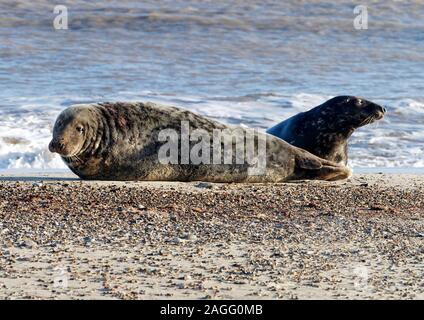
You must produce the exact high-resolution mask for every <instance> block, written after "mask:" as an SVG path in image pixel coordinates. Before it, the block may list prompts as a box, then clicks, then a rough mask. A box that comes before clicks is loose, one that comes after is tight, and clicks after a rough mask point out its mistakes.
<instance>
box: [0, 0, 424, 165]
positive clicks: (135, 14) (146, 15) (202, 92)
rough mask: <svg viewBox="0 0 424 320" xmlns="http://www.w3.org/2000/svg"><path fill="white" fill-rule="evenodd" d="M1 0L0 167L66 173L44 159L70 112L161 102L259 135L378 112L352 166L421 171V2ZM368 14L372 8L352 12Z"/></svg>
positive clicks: (355, 146)
mask: <svg viewBox="0 0 424 320" xmlns="http://www.w3.org/2000/svg"><path fill="white" fill-rule="evenodd" d="M54 4H56V3H50V2H49V1H39V0H38V1H37V0H36V1H31V2H27V1H8V0H7V1H1V2H0V16H1V18H2V19H0V168H3V169H4V168H63V167H64V165H63V163H61V161H60V160H59V159H57V158H56V157H55V156H53V155H52V154H50V153H49V152H48V150H47V147H46V146H47V143H48V140H49V137H50V134H51V127H52V122H53V120H54V118H55V117H56V116H57V114H58V113H59V112H60V110H62V109H63V108H65V107H67V106H69V105H71V104H74V103H85V102H93V101H105V100H108V101H111V100H142V101H147V100H149V101H156V102H162V103H168V104H174V105H177V106H181V107H185V108H188V109H191V110H194V111H196V112H199V113H201V114H204V115H206V116H210V117H213V118H216V119H218V120H220V121H223V122H227V123H233V124H245V125H248V126H253V127H259V128H262V129H265V128H267V127H268V126H271V125H273V124H274V123H276V122H279V121H281V120H283V119H285V118H287V117H289V116H291V115H293V114H295V113H297V112H300V111H304V110H307V109H309V108H311V107H313V106H316V105H318V104H319V103H322V102H324V101H325V100H326V99H328V98H330V97H332V96H335V95H340V94H343V95H346V94H351V95H359V96H363V97H365V98H367V99H369V100H373V101H375V102H377V103H380V104H384V105H386V106H387V109H388V114H387V117H386V118H385V119H383V120H382V121H380V122H378V123H377V124H373V125H371V126H368V127H364V128H361V129H360V130H358V131H357V132H356V133H355V134H354V136H353V137H352V140H351V142H350V149H351V150H350V155H351V156H350V157H351V160H350V165H351V166H353V167H379V166H384V167H424V41H423V40H424V19H423V18H424V5H423V4H421V1H405V2H392V1H387V2H381V3H374V2H368V12H369V23H368V29H367V30H356V29H355V28H354V27H353V20H354V18H355V15H354V13H353V8H354V6H355V5H357V3H356V2H352V1H337V2H335V3H332V2H330V1H319V0H315V1H313V0H310V1H302V2H299V1H296V0H290V1H284V2H283V1H252V0H245V1H207V2H205V1H192V0H190V1H142V2H138V1H117V0H113V1H108V2H107V3H106V2H103V1H90V2H88V1H87V2H86V1H61V4H64V5H66V7H67V8H68V14H69V18H68V19H69V29H68V30H55V29H54V28H53V19H54V17H55V15H54V14H53V7H54ZM361 4H367V1H365V2H364V1H361Z"/></svg>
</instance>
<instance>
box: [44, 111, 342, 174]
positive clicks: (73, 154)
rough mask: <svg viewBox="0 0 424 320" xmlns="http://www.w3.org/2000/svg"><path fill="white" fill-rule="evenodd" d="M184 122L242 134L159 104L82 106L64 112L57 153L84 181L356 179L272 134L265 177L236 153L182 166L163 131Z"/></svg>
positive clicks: (56, 133)
mask: <svg viewBox="0 0 424 320" xmlns="http://www.w3.org/2000/svg"><path fill="white" fill-rule="evenodd" d="M184 123H188V124H189V125H190V129H189V130H190V131H191V132H193V133H194V132H195V131H196V130H200V131H201V132H202V133H204V134H210V135H214V134H215V131H217V130H218V131H219V130H226V129H231V130H233V129H234V128H232V127H229V126H227V125H224V124H221V123H219V122H216V121H213V120H209V119H207V118H204V117H202V116H199V115H197V114H194V113H192V112H190V111H186V110H182V109H178V108H175V107H168V106H162V105H158V104H153V103H99V104H88V105H76V106H72V107H69V108H67V109H65V110H64V111H63V112H62V113H61V114H60V115H59V117H58V119H57V120H56V123H55V125H54V129H53V139H52V141H51V142H50V144H49V149H50V151H51V152H57V153H59V154H60V155H61V157H62V159H63V160H64V161H65V163H66V164H67V165H68V167H69V168H70V169H71V170H72V171H73V172H74V173H75V174H77V175H78V176H79V177H81V178H82V179H97V180H162V181H163V180H166V181H199V180H201V181H211V182H283V181H289V180H298V179H321V180H337V179H344V178H347V177H348V176H349V175H350V170H349V169H348V168H346V167H344V166H341V165H338V164H335V163H333V162H331V161H328V160H325V159H320V158H319V157H317V156H314V155H312V154H310V153H309V152H307V151H305V150H302V149H299V148H296V147H294V146H291V145H290V144H288V143H287V142H285V141H283V140H281V139H279V138H276V137H273V136H271V135H268V134H265V133H258V135H257V136H256V137H255V139H256V141H259V140H262V141H264V145H265V147H266V152H262V154H260V156H262V158H263V159H264V160H265V167H264V170H263V172H261V174H253V175H252V174H249V170H250V169H252V168H253V167H254V164H251V163H246V162H240V161H238V160H237V159H236V153H234V154H233V155H230V159H232V160H231V161H230V162H228V161H227V162H226V163H219V162H218V163H215V162H214V163H211V162H208V161H204V162H199V161H197V162H195V163H194V162H187V161H182V160H183V156H184V154H183V152H182V150H181V148H179V149H178V162H177V163H163V161H162V160H163V159H162V160H161V157H160V154H161V153H162V154H163V152H162V151H161V150H162V148H164V147H165V144H167V143H170V141H169V139H168V140H166V141H165V140H164V139H163V135H162V134H163V133H164V132H167V131H169V130H171V131H173V132H177V133H178V134H179V135H181V134H182V131H183V129H184V128H183V127H184ZM237 130H238V131H237V132H236V133H235V137H234V138H236V139H235V140H237V139H238V138H240V139H239V140H240V141H242V144H243V143H246V142H245V141H247V138H245V136H244V135H245V134H247V133H246V131H245V130H246V129H242V128H237ZM176 139H177V140H178V136H177V138H176ZM231 141H232V142H231V143H232V144H235V143H236V142H235V141H233V140H231ZM174 142H175V141H174ZM176 142H177V143H178V141H176ZM196 145H198V141H197V139H193V138H192V137H191V138H190V141H189V145H188V147H189V149H190V152H192V153H193V151H194V148H196ZM220 145H221V143H218V144H215V143H213V144H209V145H208V144H207V143H206V144H202V146H201V152H199V154H201V155H202V156H205V155H206V156H207V154H212V153H214V152H215V153H214V155H216V151H217V148H218V147H219V146H220ZM258 145H259V144H258ZM258 151H259V149H258V148H256V152H258ZM221 155H222V156H225V152H221V150H220V151H218V158H219V156H221ZM203 159H205V158H203ZM227 159H228V157H227Z"/></svg>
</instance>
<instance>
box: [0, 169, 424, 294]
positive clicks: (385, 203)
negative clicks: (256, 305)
mask: <svg viewBox="0 0 424 320" xmlns="http://www.w3.org/2000/svg"><path fill="white" fill-rule="evenodd" d="M423 217H424V175H420V174H415V175H414V174H354V176H353V177H352V178H351V179H348V180H347V181H338V182H323V181H309V182H302V181H299V182H295V183H280V184H214V183H201V182H190V183H181V182H105V181H81V180H77V179H74V178H73V177H72V176H71V175H69V174H66V173H60V174H59V173H43V174H40V173H38V174H37V173H35V174H33V175H31V174H29V173H26V174H25V175H24V176H22V174H21V175H20V176H19V174H16V175H13V174H10V173H9V174H8V175H4V173H1V174H0V250H1V255H0V299H22V298H28V299H42V298H58V299H92V298H94V299H313V298H319V299H362V298H363V299H398V298H401V299H423V298H424V293H423V287H424V280H423V279H424V269H423V268H422V266H423V256H424V251H423V249H422V247H423V241H424V219H423ZM65 283H66V286H65V285H64V284H65Z"/></svg>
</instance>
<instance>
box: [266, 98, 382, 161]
mask: <svg viewBox="0 0 424 320" xmlns="http://www.w3.org/2000/svg"><path fill="white" fill-rule="evenodd" d="M385 112H386V109H385V108H384V107H382V106H380V105H378V104H375V103H373V102H371V101H368V100H365V99H362V98H357V97H353V96H338V97H335V98H332V99H330V100H328V101H327V102H325V103H323V104H321V105H319V106H317V107H315V108H313V109H311V110H309V111H306V112H302V113H299V114H297V115H295V116H293V117H291V118H289V119H287V120H285V121H283V122H281V123H279V124H277V125H275V126H274V127H272V128H270V129H268V130H267V133H269V134H272V135H274V136H276V137H279V138H280V139H283V140H285V141H287V142H288V143H290V144H292V145H294V146H296V147H299V148H302V149H305V150H307V151H309V152H311V153H312V154H314V155H317V156H319V157H321V158H324V159H327V160H330V161H334V162H336V163H340V164H347V160H348V155H347V140H348V138H349V137H350V136H351V135H352V133H353V132H354V131H355V130H356V129H357V128H359V127H362V126H365V125H367V124H370V123H372V122H374V121H376V120H380V119H381V118H383V116H384V114H385Z"/></svg>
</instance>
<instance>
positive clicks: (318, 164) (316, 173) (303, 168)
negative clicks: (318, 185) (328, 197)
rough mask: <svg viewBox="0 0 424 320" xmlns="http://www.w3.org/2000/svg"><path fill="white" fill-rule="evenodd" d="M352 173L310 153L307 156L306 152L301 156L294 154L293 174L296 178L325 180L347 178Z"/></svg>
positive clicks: (346, 168)
mask: <svg viewBox="0 0 424 320" xmlns="http://www.w3.org/2000/svg"><path fill="white" fill-rule="evenodd" d="M351 175H352V171H351V170H350V169H349V168H348V167H345V166H343V165H339V164H337V163H334V162H331V161H328V160H325V159H321V158H318V157H316V156H314V155H312V154H310V155H309V156H308V154H307V153H306V152H304V154H302V155H301V156H300V155H298V154H296V156H295V176H296V179H316V180H326V181H336V180H343V179H347V178H349V177H350V176H351Z"/></svg>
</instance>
